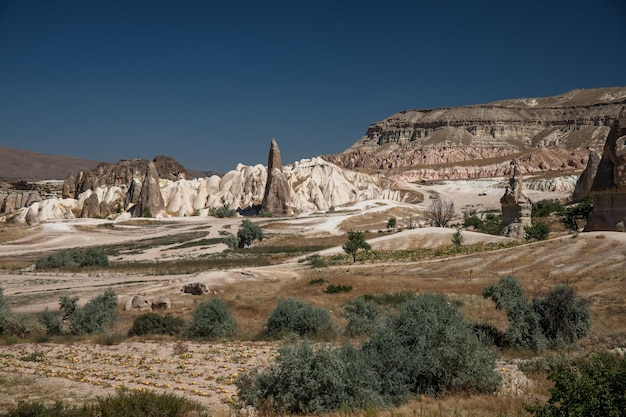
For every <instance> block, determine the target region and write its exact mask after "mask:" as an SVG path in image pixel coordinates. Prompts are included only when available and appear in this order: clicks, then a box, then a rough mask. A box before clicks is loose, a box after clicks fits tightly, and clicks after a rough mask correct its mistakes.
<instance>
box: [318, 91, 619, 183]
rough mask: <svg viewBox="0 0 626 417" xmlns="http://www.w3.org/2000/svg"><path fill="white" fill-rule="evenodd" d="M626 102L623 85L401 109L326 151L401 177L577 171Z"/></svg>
mask: <svg viewBox="0 0 626 417" xmlns="http://www.w3.org/2000/svg"><path fill="white" fill-rule="evenodd" d="M624 103H626V87H614V88H600V89H588V90H574V91H570V92H568V93H565V94H561V95H559V96H554V97H546V98H533V99H515V100H504V101H497V102H493V103H489V104H484V105H474V106H462V107H451V108H438V109H427V110H406V111H401V112H399V113H396V114H394V115H391V116H389V117H388V118H386V119H384V120H381V121H379V122H376V123H374V124H372V125H371V126H370V127H369V129H368V130H367V133H366V134H365V136H363V137H362V138H361V139H359V140H358V141H357V142H356V143H355V144H354V145H352V146H351V147H350V148H348V149H347V150H346V151H344V152H342V153H340V154H337V155H328V156H325V157H324V158H325V159H326V160H328V161H331V162H333V163H335V164H337V165H340V166H342V167H345V168H348V169H355V168H366V169H375V170H388V171H389V173H390V174H392V175H395V176H396V177H399V178H402V179H404V180H411V181H415V180H420V179H468V178H481V177H492V176H502V175H510V174H511V172H510V165H509V161H510V160H511V159H512V158H516V159H517V160H518V161H519V168H520V170H521V173H522V174H524V173H529V172H537V171H551V170H582V169H583V168H584V167H585V165H586V161H587V158H588V155H589V149H595V150H597V151H599V152H600V151H601V150H602V147H603V146H604V143H605V141H606V138H607V135H608V133H609V130H610V126H611V124H612V123H613V121H614V120H615V119H616V118H617V116H618V115H619V112H620V109H621V107H622V105H623V104H624Z"/></svg>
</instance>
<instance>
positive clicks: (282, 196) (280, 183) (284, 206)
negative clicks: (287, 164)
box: [261, 138, 293, 216]
mask: <svg viewBox="0 0 626 417" xmlns="http://www.w3.org/2000/svg"><path fill="white" fill-rule="evenodd" d="M290 203H291V187H290V186H289V181H288V180H287V177H286V175H285V173H284V172H283V162H282V160H281V157H280V150H279V149H278V143H276V139H274V138H272V142H271V143H270V153H269V156H268V162H267V181H266V183H265V193H264V194H263V202H262V203H261V208H262V209H263V210H265V211H268V212H270V213H272V214H273V215H275V216H290V215H292V214H293V210H292V209H291V208H290V207H289V204H290Z"/></svg>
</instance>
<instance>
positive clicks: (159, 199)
mask: <svg viewBox="0 0 626 417" xmlns="http://www.w3.org/2000/svg"><path fill="white" fill-rule="evenodd" d="M163 210H165V202H164V201H163V196H162V195H161V186H160V185H159V174H158V172H157V169H156V166H155V165H154V162H152V161H150V163H149V164H148V169H147V170H146V176H145V179H144V181H143V184H142V185H141V191H140V192H139V199H138V201H137V204H136V205H135V206H134V207H133V209H132V216H133V217H154V216H156V215H157V214H158V213H160V212H162V211H163Z"/></svg>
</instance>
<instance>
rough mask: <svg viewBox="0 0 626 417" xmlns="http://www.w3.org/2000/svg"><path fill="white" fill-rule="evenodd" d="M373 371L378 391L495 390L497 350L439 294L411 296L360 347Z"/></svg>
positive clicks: (392, 397)
mask: <svg viewBox="0 0 626 417" xmlns="http://www.w3.org/2000/svg"><path fill="white" fill-rule="evenodd" d="M362 349H363V351H364V353H365V354H366V356H367V357H368V360H369V361H370V363H371V364H372V366H373V367H374V370H375V371H376V372H377V373H378V375H379V378H380V381H381V384H382V385H381V386H382V394H383V397H384V398H385V399H387V400H389V401H391V402H394V403H397V402H400V401H402V400H404V399H405V398H406V397H407V396H408V395H409V394H411V393H413V394H427V395H440V394H442V393H444V392H447V391H450V392H495V391H496V390H497V389H498V387H499V384H500V378H499V376H498V375H497V374H496V373H495V372H494V368H495V360H496V352H495V350H494V349H493V348H492V347H491V346H490V345H489V344H488V343H486V342H485V341H484V340H482V339H481V338H480V337H479V336H478V335H477V333H476V332H475V331H474V330H473V328H472V326H471V324H470V323H468V322H467V321H466V320H465V319H464V318H463V316H462V315H461V313H460V312H459V310H458V309H457V308H456V307H455V306H454V305H452V304H451V303H449V302H448V300H447V299H446V298H445V297H444V296H441V295H434V294H424V295H419V296H417V297H415V298H413V299H410V300H408V301H406V302H404V303H403V304H401V305H400V306H399V307H398V310H397V311H396V312H395V313H393V314H391V315H390V316H389V317H388V318H387V319H386V321H385V322H384V325H382V326H377V327H376V328H375V330H374V332H373V334H372V337H371V339H370V340H369V341H368V342H366V343H365V344H364V345H363V347H362Z"/></svg>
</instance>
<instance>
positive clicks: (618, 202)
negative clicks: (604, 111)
mask: <svg viewBox="0 0 626 417" xmlns="http://www.w3.org/2000/svg"><path fill="white" fill-rule="evenodd" d="M590 193H591V196H592V197H593V212H592V213H591V216H590V217H589V220H588V221H587V226H586V227H585V231H597V230H607V231H609V230H612V231H626V225H625V223H626V107H625V108H623V109H622V111H621V113H620V115H619V118H618V119H617V120H616V121H615V122H614V123H613V125H612V126H611V132H610V133H609V135H608V138H607V140H606V144H605V146H604V150H603V152H602V158H601V159H600V162H599V164H598V168H597V172H596V175H595V177H594V178H593V183H592V185H591V191H590Z"/></svg>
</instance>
